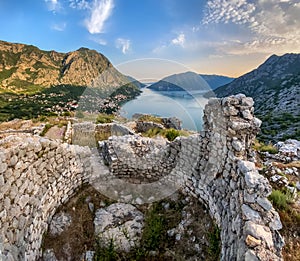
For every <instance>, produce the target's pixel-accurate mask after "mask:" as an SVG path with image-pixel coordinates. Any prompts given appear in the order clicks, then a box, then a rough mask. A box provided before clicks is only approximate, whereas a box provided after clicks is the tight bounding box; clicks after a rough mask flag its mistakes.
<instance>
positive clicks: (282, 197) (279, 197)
mask: <svg viewBox="0 0 300 261" xmlns="http://www.w3.org/2000/svg"><path fill="white" fill-rule="evenodd" d="M269 199H270V201H271V202H272V203H273V205H274V206H275V208H277V209H279V210H287V209H288V207H289V206H288V204H291V203H292V202H293V200H292V195H291V193H290V192H289V191H285V192H284V191H281V190H273V191H272V193H271V195H270V196H269Z"/></svg>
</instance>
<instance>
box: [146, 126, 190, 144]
mask: <svg viewBox="0 0 300 261" xmlns="http://www.w3.org/2000/svg"><path fill="white" fill-rule="evenodd" d="M144 135H145V136H146V137H149V138H152V137H154V136H156V135H161V136H163V137H165V138H167V139H168V140H169V141H173V140H175V139H176V138H177V137H178V136H186V135H187V132H184V131H179V130H175V129H159V128H152V129H149V130H148V131H147V132H146V133H144Z"/></svg>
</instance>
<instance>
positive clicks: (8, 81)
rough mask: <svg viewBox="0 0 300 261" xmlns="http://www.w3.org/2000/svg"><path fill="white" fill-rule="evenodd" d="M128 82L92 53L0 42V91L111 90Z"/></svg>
mask: <svg viewBox="0 0 300 261" xmlns="http://www.w3.org/2000/svg"><path fill="white" fill-rule="evenodd" d="M128 82H129V80H128V78H127V77H126V76H124V75H123V74H121V73H120V72H119V71H117V70H116V69H115V68H114V67H113V65H112V64H111V63H110V61H109V60H108V59H107V58H106V57H105V56H104V55H102V54H100V53H98V52H97V51H95V50H89V49H87V48H80V49H78V50H76V51H74V52H69V53H59V52H56V51H42V50H40V49H38V48H37V47H35V46H32V45H25V44H14V43H8V42H4V41H0V88H2V89H4V90H7V91H12V92H16V93H18V92H22V91H26V89H28V87H32V86H39V87H50V86H55V85H62V84H66V85H76V86H91V87H99V88H102V89H103V88H104V89H108V88H115V87H119V86H122V85H124V84H127V83H128Z"/></svg>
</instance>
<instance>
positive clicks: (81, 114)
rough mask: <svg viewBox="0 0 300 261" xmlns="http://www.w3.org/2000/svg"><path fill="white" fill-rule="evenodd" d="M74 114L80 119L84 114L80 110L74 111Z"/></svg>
mask: <svg viewBox="0 0 300 261" xmlns="http://www.w3.org/2000/svg"><path fill="white" fill-rule="evenodd" d="M75 116H76V117H77V118H79V119H82V118H84V114H83V112H82V111H76V114H75Z"/></svg>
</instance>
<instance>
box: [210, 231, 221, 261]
mask: <svg viewBox="0 0 300 261" xmlns="http://www.w3.org/2000/svg"><path fill="white" fill-rule="evenodd" d="M208 239H209V245H208V249H207V251H208V254H209V256H210V258H209V260H220V246H221V236H220V229H219V228H218V227H217V226H214V228H213V230H212V231H211V232H209V233H208Z"/></svg>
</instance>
